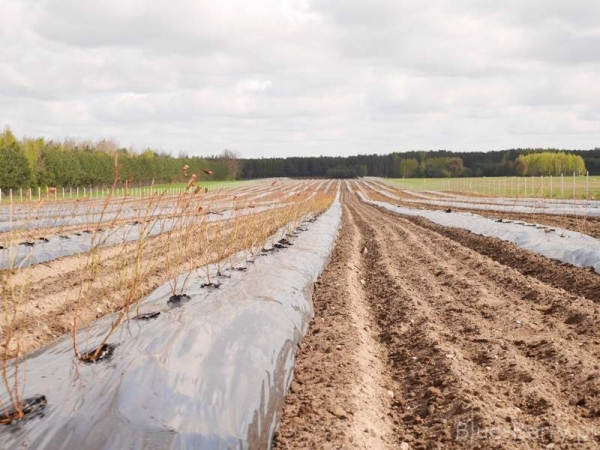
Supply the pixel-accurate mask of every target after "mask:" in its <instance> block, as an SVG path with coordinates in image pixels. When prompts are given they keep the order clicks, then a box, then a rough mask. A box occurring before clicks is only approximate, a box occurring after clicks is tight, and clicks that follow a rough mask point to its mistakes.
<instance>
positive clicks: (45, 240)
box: [38, 237, 50, 242]
mask: <svg viewBox="0 0 600 450" xmlns="http://www.w3.org/2000/svg"><path fill="white" fill-rule="evenodd" d="M38 240H40V241H42V242H50V239H48V238H45V237H41V238H39V239H38Z"/></svg>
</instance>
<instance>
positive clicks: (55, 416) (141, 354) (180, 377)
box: [0, 199, 341, 450]
mask: <svg viewBox="0 0 600 450" xmlns="http://www.w3.org/2000/svg"><path fill="white" fill-rule="evenodd" d="M340 217H341V207H340V204H339V201H338V200H337V199H336V201H335V202H334V204H333V205H332V206H331V207H330V208H329V209H328V210H327V211H326V212H325V213H324V214H322V215H321V216H320V217H319V218H318V219H317V220H316V221H315V222H314V223H310V224H308V226H307V227H306V228H307V230H306V231H303V232H301V233H300V234H299V235H298V236H297V237H295V238H294V239H293V240H292V243H293V245H292V246H289V247H287V248H283V249H281V250H278V251H277V250H274V251H270V252H267V253H265V254H264V256H260V257H258V258H257V259H256V261H255V262H254V263H251V264H250V263H247V265H245V266H244V267H247V269H246V270H235V269H234V268H238V269H239V268H240V267H239V266H237V264H238V263H235V262H234V263H233V265H232V268H231V269H230V270H227V275H228V277H221V278H219V280H218V281H219V282H221V283H222V285H221V286H220V288H218V289H216V288H201V285H202V284H203V283H204V282H205V281H206V280H204V279H202V277H200V276H195V277H194V279H193V280H191V281H190V282H189V285H188V287H187V288H186V291H185V292H186V293H187V294H188V295H189V296H190V299H189V300H185V299H183V300H182V301H181V302H178V303H177V304H176V305H173V304H169V303H168V302H167V301H168V299H169V297H170V296H171V292H170V291H169V287H168V285H165V286H162V287H160V288H159V289H157V290H156V291H154V292H153V293H152V294H151V295H150V296H149V297H148V298H146V299H145V300H144V301H143V303H142V305H141V308H140V312H141V313H151V312H157V311H158V312H160V313H161V314H160V315H158V317H155V318H150V319H149V320H130V321H128V322H126V323H125V324H123V325H121V327H120V328H119V329H118V331H117V332H116V333H115V334H114V335H113V336H112V337H111V338H110V340H109V343H110V344H115V345H116V348H115V349H114V354H113V356H112V357H111V358H110V359H108V360H105V361H101V362H97V363H95V364H84V363H82V362H80V361H77V360H75V358H74V356H73V350H72V344H71V339H70V337H69V336H65V337H63V338H61V339H59V340H57V341H56V342H54V343H52V344H50V345H48V346H46V347H43V348H42V349H40V350H38V351H36V352H34V353H32V354H31V355H30V356H29V357H28V359H27V361H26V362H25V363H24V365H22V366H21V369H20V370H24V371H25V383H24V396H25V397H32V396H33V395H35V394H41V395H44V396H45V397H46V399H47V405H46V406H45V407H44V409H43V412H42V414H41V415H37V416H35V415H34V416H33V417H30V418H28V419H27V418H26V419H25V420H22V421H20V422H15V423H13V424H11V425H5V426H0V445H1V446H2V448H6V449H15V448H32V449H33V448H35V449H61V450H66V449H77V450H80V449H90V450H92V449H94V450H95V449H157V450H158V449H161V450H163V449H191V448H194V449H195V448H203V449H204V448H208V449H237V448H242V449H245V448H250V449H255V448H270V446H271V443H272V438H273V433H274V431H275V430H276V427H277V424H278V414H279V411H280V409H281V406H282V404H283V400H284V396H285V393H286V392H287V389H288V387H289V384H290V383H291V380H292V376H293V365H294V351H295V348H296V346H297V345H298V343H299V341H300V340H301V338H302V337H303V335H304V334H305V332H306V329H307V326H308V321H309V319H310V318H311V317H312V305H311V293H312V283H313V282H314V281H315V280H316V277H317V276H318V275H319V274H320V273H321V271H322V270H323V269H324V267H325V265H326V263H327V260H328V257H329V255H330V252H331V249H332V247H333V244H334V240H335V237H336V234H337V229H338V227H339V223H340ZM242 264H246V263H245V261H242ZM221 271H222V272H223V268H221ZM213 281H214V280H213ZM110 320H111V317H110V316H109V317H104V318H102V319H100V320H99V321H97V322H96V323H94V324H93V325H92V326H90V327H88V328H87V329H86V330H84V331H82V332H81V333H80V337H79V339H80V347H81V348H82V349H83V350H86V349H93V348H95V347H96V346H97V345H99V343H100V342H101V340H102V338H103V336H104V335H105V333H106V330H107V328H108V325H109V323H110ZM23 368H24V369H23Z"/></svg>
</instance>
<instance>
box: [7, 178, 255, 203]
mask: <svg viewBox="0 0 600 450" xmlns="http://www.w3.org/2000/svg"><path fill="white" fill-rule="evenodd" d="M259 181H264V180H240V181H238V180H229V181H213V180H210V181H209V180H199V181H197V182H196V183H195V184H194V186H200V187H201V188H202V189H204V188H208V190H209V191H218V190H221V189H225V188H234V187H238V186H243V185H248V184H253V183H256V182H259ZM186 187H187V183H166V184H164V183H163V184H155V185H154V186H151V185H150V184H148V185H144V186H133V187H130V188H129V189H128V190H127V196H130V197H141V196H145V195H150V194H151V193H162V192H164V191H167V193H169V194H178V193H180V192H183V191H185V189H186ZM0 192H1V194H0V202H1V203H10V202H11V201H12V202H14V203H20V202H21V201H23V202H27V201H30V200H31V201H37V200H40V199H47V198H49V197H48V194H47V188H45V187H44V188H32V189H31V190H30V189H13V190H12V191H10V190H9V191H6V190H3V191H0ZM109 193H110V187H100V186H88V187H80V188H60V187H59V188H57V190H56V199H57V200H63V199H64V200H73V199H78V198H89V199H92V198H104V197H107V196H108V194H109ZM125 194H126V192H125V188H123V187H119V188H117V189H116V191H115V193H114V195H115V196H116V197H124V196H125ZM50 199H54V198H53V196H50Z"/></svg>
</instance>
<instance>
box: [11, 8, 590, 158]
mask: <svg viewBox="0 0 600 450" xmlns="http://www.w3.org/2000/svg"><path fill="white" fill-rule="evenodd" d="M2 3H3V7H2V10H3V16H4V21H3V27H2V28H0V40H1V43H2V45H0V125H4V124H7V125H10V126H11V127H12V128H13V130H14V131H15V132H16V133H17V134H21V135H22V134H26V135H41V134H42V135H46V136H48V137H50V138H61V137H64V136H71V137H80V138H88V139H99V138H102V137H111V138H115V139H117V140H118V141H119V142H120V143H121V144H122V145H125V146H130V145H133V146H135V147H138V148H142V147H146V146H151V147H159V148H161V149H165V150H169V151H172V152H173V153H177V152H179V151H186V152H188V153H190V154H210V153H215V152H218V151H220V150H221V149H222V148H224V147H227V148H236V149H239V150H240V151H241V152H242V153H243V154H244V155H245V156H276V155H277V156H279V155H303V154H311V155H317V154H352V153H358V152H381V153H383V152H389V151H397V150H410V149H426V148H447V149H454V150H489V149H499V148H507V147H515V146H529V145H531V146H557V147H573V148H589V147H594V146H597V145H599V142H600V127H599V126H598V117H599V115H600V114H599V112H598V107H597V106H596V105H598V104H599V101H600V88H599V87H598V82H597V80H598V75H599V71H600V53H599V52H598V51H597V48H598V46H599V44H600V3H598V2H597V1H596V0H568V1H567V0H555V1H553V2H550V3H549V2H547V1H545V0H496V1H491V0H490V1H481V0H456V1H452V2H440V1H434V0H423V1H414V0H413V1H408V0H387V1H386V0H372V1H368V2H366V1H363V0H287V1H282V0H257V1H254V2H245V3H244V2H234V1H232V0H223V1H219V2H197V1H192V0H187V1H179V0H177V1H172V2H169V3H168V4H165V3H162V2H144V1H141V0H137V1H135V0H119V1H115V0H107V1H104V2H81V1H76V0H70V1H64V0H61V1H58V0H45V1H40V2H30V1H22V0H4V1H3V2H2Z"/></svg>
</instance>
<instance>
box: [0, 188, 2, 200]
mask: <svg viewBox="0 0 600 450" xmlns="http://www.w3.org/2000/svg"><path fill="white" fill-rule="evenodd" d="M0 203H2V188H0Z"/></svg>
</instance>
